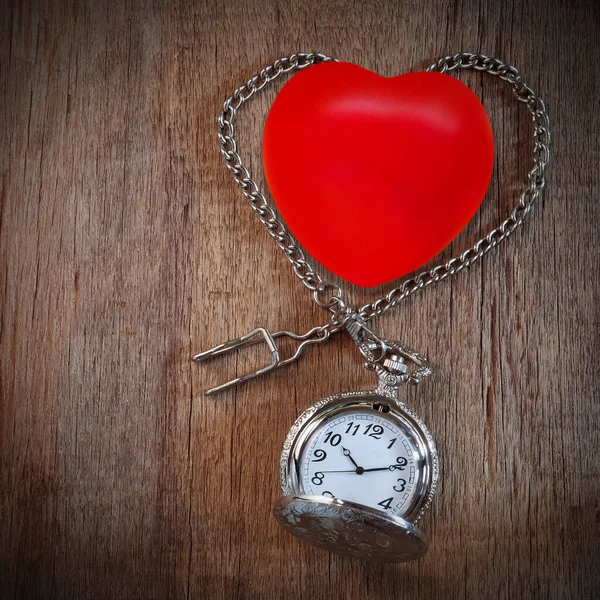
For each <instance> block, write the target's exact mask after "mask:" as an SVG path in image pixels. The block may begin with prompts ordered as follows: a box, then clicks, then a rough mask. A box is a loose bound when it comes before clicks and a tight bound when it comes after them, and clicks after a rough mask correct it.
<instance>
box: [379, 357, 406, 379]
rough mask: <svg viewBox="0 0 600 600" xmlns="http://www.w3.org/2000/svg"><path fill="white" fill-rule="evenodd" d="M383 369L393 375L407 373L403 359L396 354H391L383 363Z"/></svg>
mask: <svg viewBox="0 0 600 600" xmlns="http://www.w3.org/2000/svg"><path fill="white" fill-rule="evenodd" d="M383 368H384V369H386V370H387V371H389V372H390V373H393V374H394V375H404V374H405V373H406V372H407V371H408V366H407V365H406V363H405V362H404V359H403V358H402V357H401V356H398V355H397V354H391V355H390V356H388V357H387V358H386V359H385V360H384V361H383Z"/></svg>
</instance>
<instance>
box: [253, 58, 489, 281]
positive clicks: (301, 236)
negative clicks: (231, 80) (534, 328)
mask: <svg viewBox="0 0 600 600" xmlns="http://www.w3.org/2000/svg"><path fill="white" fill-rule="evenodd" d="M263 161H264V167H265V173H266V176H267V182H268V184H269V188H270V190H271V194H272V195H273V198H274V200H275V202H276V204H277V207H278V209H279V211H280V213H281V215H282V217H283V218H284V219H285V221H286V222H287V224H288V225H289V227H290V229H291V231H292V232H293V234H294V235H295V236H296V238H297V239H298V240H299V241H300V243H301V244H302V245H303V246H304V247H305V248H306V250H307V251H308V252H309V253H310V254H312V256H314V257H315V258H316V259H317V260H318V261H319V262H320V263H321V264H322V265H324V266H325V267H326V268H327V269H329V270H330V271H332V272H333V273H335V274H336V275H339V276H340V277H342V278H343V279H346V280H347V281H349V282H351V283H354V284H356V285H360V286H366V287H370V286H375V285H379V284H382V283H386V282H388V281H391V280H393V279H396V278H398V277H400V276H402V275H404V274H405V273H408V272H410V271H412V270H414V269H416V268H418V267H419V266H421V265H423V264H425V263H426V262H427V261H429V260H430V259H431V258H433V257H434V256H435V255H436V254H438V253H439V252H440V251H441V250H443V249H444V248H445V247H446V246H447V245H448V244H449V243H450V242H451V241H452V240H453V239H454V238H455V237H456V236H457V235H458V233H459V232H460V231H461V230H462V229H463V227H464V226H465V225H466V224H467V223H468V221H469V220H470V219H471V217H472V216H473V215H474V214H475V212H476V210H477V208H478V207H479V205H480V204H481V201H482V199H483V197H484V195H485V193H486V190H487V188H488V185H489V182H490V178H491V174H492V167H493V161H494V139H493V134H492V128H491V125H490V122H489V120H488V117H487V114H486V112H485V109H484V108H483V106H482V104H481V102H480V101H479V99H478V98H477V96H476V95H475V94H474V93H473V92H472V91H471V90H470V89H469V88H468V87H467V86H466V85H464V84H463V83H461V82H459V81H458V80H456V79H454V78H453V77H450V76H448V75H443V74H441V73H409V74H407V75H399V76H397V77H391V78H385V77H382V76H381V75H377V74H376V73H372V72H371V71H367V70H366V69H363V68H361V67H357V66H356V65H352V64H349V63H334V62H329V63H322V64H319V65H316V66H313V67H310V68H308V69H306V70H305V71H301V72H300V73H298V74H297V75H294V77H292V78H291V79H290V81H289V82H288V83H287V84H286V85H285V86H284V87H283V89H282V90H281V92H280V93H279V94H278V96H277V98H276V99H275V102H274V103H273V106H272V108H271V110H270V112H269V115H268V117H267V121H266V124H265V130H264V137H263Z"/></svg>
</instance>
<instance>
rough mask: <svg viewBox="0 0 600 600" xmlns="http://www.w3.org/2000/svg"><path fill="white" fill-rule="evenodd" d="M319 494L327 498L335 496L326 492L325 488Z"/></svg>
mask: <svg viewBox="0 0 600 600" xmlns="http://www.w3.org/2000/svg"><path fill="white" fill-rule="evenodd" d="M321 496H327V497H328V498H335V496H334V495H333V494H332V493H331V492H328V491H327V490H325V491H324V492H323V493H322V494H321Z"/></svg>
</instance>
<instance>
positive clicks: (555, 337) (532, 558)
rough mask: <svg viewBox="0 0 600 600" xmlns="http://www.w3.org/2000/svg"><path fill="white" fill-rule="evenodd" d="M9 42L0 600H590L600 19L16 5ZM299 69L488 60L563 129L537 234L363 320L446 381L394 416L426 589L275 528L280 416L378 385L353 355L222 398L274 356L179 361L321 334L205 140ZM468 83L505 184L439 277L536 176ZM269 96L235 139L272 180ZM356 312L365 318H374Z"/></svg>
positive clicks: (248, 0)
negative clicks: (237, 343)
mask: <svg viewBox="0 0 600 600" xmlns="http://www.w3.org/2000/svg"><path fill="white" fill-rule="evenodd" d="M0 28H1V33H2V35H1V40H0V87H1V89H2V94H1V95H0V117H1V118H0V140H1V144H0V176H1V182H2V190H1V195H0V198H1V200H0V202H1V203H0V294H1V296H0V307H1V320H0V393H1V396H0V460H1V461H2V462H1V465H2V466H1V469H0V502H1V504H0V597H3V598H43V597H49V598H50V597H51V598H75V597H76V598H167V597H177V598H181V597H188V598H198V597H200V598H209V599H211V600H212V599H213V598H214V599H217V598H225V599H228V600H229V599H236V598H238V599H246V598H261V599H264V598H285V599H286V600H287V599H294V598H311V599H314V600H317V599H319V598H331V597H337V598H348V599H354V598H356V599H365V598H372V599H378V600H380V599H386V598H394V599H402V598H415V597H419V598H422V599H426V598H442V597H446V598H458V597H464V598H511V599H512V598H592V597H597V596H598V594H599V593H600V580H599V577H598V567H597V560H596V556H597V555H598V551H599V550H600V544H599V537H600V534H599V529H598V514H599V512H598V511H599V505H598V492H599V486H598V479H599V476H600V466H599V463H598V460H597V458H596V455H595V449H596V448H598V446H599V445H600V435H599V427H598V417H599V416H600V415H599V410H598V403H597V399H598V396H599V391H600V390H599V386H598V379H599V378H598V376H599V375H600V373H599V369H598V366H597V365H598V361H597V359H596V357H597V354H598V350H599V344H598V308H597V307H598V303H599V301H600V297H599V290H600V285H599V280H598V273H597V265H598V259H599V256H598V251H597V248H596V243H595V238H596V235H595V234H596V224H597V223H598V219H599V218H600V209H599V205H598V202H597V198H598V193H599V191H600V189H599V188H600V186H599V179H598V168H597V166H598V163H599V159H600V155H599V152H600V151H599V146H598V137H599V135H600V117H599V115H598V111H597V98H598V95H599V89H598V78H597V77H596V76H595V71H594V65H595V64H597V63H598V60H599V59H600V50H599V48H600V45H599V44H598V41H599V40H598V11H597V8H595V7H593V6H592V5H591V3H588V4H586V3H584V2H578V3H569V4H564V3H563V4H561V3H559V2H541V1H534V2H529V3H525V2H522V3H520V2H516V1H515V2H513V3H497V2H493V1H491V0H489V1H485V0H484V1H483V2H469V1H467V0H461V1H459V2H448V1H446V0H440V1H438V2H435V3H416V2H402V3H397V2H385V1H383V2H376V3H369V4H361V3H352V2H343V1H340V2H333V1H328V2H320V3H317V2H305V3H300V4H299V3H295V4H293V5H292V4H288V5H286V4H282V3H278V2H275V1H274V0H242V1H240V2H236V3H225V2H223V3H220V2H217V3H213V4H208V3H198V2H191V1H187V0H180V1H179V2H167V1H165V2H155V3H153V4H152V5H148V4H147V3H143V2H135V1H132V2H127V3H122V2H108V1H107V0H102V1H94V2H80V1H78V0H75V1H74V2H72V3H67V2H45V3H38V2H30V3H18V2H13V3H3V5H2V6H1V7H0ZM300 49H302V50H312V49H318V50H322V51H324V52H326V53H329V54H332V55H335V56H337V57H338V58H341V59H343V60H348V61H351V62H355V63H357V64H361V65H363V66H365V67H367V68H370V69H373V70H375V71H378V72H380V73H382V74H384V75H394V74H396V73H399V72H402V71H408V70H413V69H417V68H423V67H424V66H426V65H427V64H429V63H430V62H432V61H433V60H435V59H436V58H438V57H439V56H442V55H444V54H447V53H451V52H454V51H458V50H468V51H481V52H484V53H487V54H490V55H494V56H498V57H500V58H503V59H505V60H507V61H508V62H510V63H512V64H514V65H516V66H517V67H519V68H520V69H521V70H522V71H523V73H524V75H525V76H526V80H527V81H528V83H529V84H530V85H531V86H532V88H533V89H534V90H536V91H538V92H539V93H540V95H541V96H542V98H544V100H546V102H547V105H548V107H549V110H550V115H551V123H552V129H553V148H552V165H551V169H550V171H549V177H548V189H547V192H546V195H545V199H544V201H543V204H542V205H540V206H538V207H536V210H535V211H534V213H533V215H532V217H531V220H530V221H529V222H528V223H527V225H526V226H525V227H524V228H523V229H522V230H521V231H520V232H518V233H517V234H515V236H514V238H512V239H511V240H510V241H509V242H508V243H506V244H505V245H504V246H502V247H501V248H500V249H498V250H497V251H494V252H493V253H492V254H490V256H489V257H487V258H486V259H485V260H484V261H483V262H482V263H481V264H479V265H476V266H474V267H472V268H471V269H470V270H469V272H468V273H465V274H461V275H460V276H458V277H456V278H455V279H453V280H452V281H451V282H445V283H443V284H440V285H436V286H432V287H430V288H428V289H427V290H426V291H424V292H422V293H419V294H417V295H415V296H414V297H412V298H410V299H409V300H408V301H406V302H405V303H404V304H403V305H401V306H400V307H398V308H397V309H396V310H395V311H392V312H390V313H388V314H387V315H385V316H384V317H382V318H381V319H380V321H379V322H377V323H376V327H377V328H379V329H380V330H381V331H384V332H385V333H386V335H388V336H389V337H395V338H400V339H404V340H406V341H407V342H408V343H410V344H411V345H412V346H414V347H415V348H419V349H421V350H422V351H423V352H424V353H426V354H427V355H428V356H429V358H430V359H431V360H432V362H433V363H434V365H435V368H436V372H435V375H434V377H432V378H431V380H430V381H427V382H425V383H423V385H421V386H420V387H419V389H418V390H416V389H411V390H408V391H407V396H406V397H407V402H408V403H409V404H410V405H411V406H412V407H413V408H414V409H415V410H416V411H417V412H418V413H419V414H421V415H422V416H423V418H424V420H425V421H426V422H427V423H428V425H429V426H430V429H431V430H432V432H433V433H434V435H435V437H436V439H437V440H438V444H439V449H440V454H441V460H442V483H441V486H440V490H439V494H438V497H437V498H436V500H435V502H434V504H433V505H432V508H431V510H430V512H429V514H428V515H427V516H426V518H425V519H424V521H423V528H424V529H425V530H426V531H427V533H428V534H429V535H430V537H431V538H432V547H431V550H430V552H429V554H428V555H427V556H426V557H425V558H424V559H422V560H421V561H419V562H418V563H414V564H409V565H401V566H398V565H376V564H375V565H372V564H366V563H361V562H358V561H352V560H350V559H345V558H341V557H338V556H329V555H327V554H325V553H322V552H320V551H318V550H316V549H313V548H311V547H309V546H305V545H301V544H300V543H298V542H296V540H294V539H293V538H291V537H290V536H288V535H287V534H286V533H284V532H283V531H281V530H280V529H279V528H278V527H277V525H276V524H275V522H274V521H273V519H271V518H270V507H271V506H272V504H273V502H274V501H275V499H276V498H277V497H278V495H279V493H280V492H279V488H278V457H279V453H280V449H281V444H282V442H283V439H284V437H285V434H286V432H287V429H288V428H289V426H290V425H291V424H292V422H293V421H294V420H295V418H296V417H297V415H298V414H299V413H300V412H301V411H302V410H304V409H305V408H306V407H308V406H309V405H310V404H312V403H313V402H314V401H315V400H317V399H318V398H320V397H322V396H325V395H327V394H330V393H335V392H338V391H342V390H348V389H356V388H360V387H364V386H366V385H368V384H369V382H370V381H371V380H370V375H369V374H368V373H366V372H364V371H363V370H362V369H361V368H360V361H359V357H358V355H357V353H356V351H355V350H354V349H353V348H352V344H351V343H350V342H349V341H348V340H347V339H343V338H342V337H338V339H335V340H333V341H332V342H331V343H329V344H328V345H327V346H326V347H323V348H321V349H319V350H318V351H312V352H311V353H309V354H307V355H306V357H305V358H303V359H302V361H301V362H299V363H298V364H296V365H294V366H292V367H289V368H287V369H285V370H281V371H280V372H277V373H274V374H272V375H270V376H268V377H264V378H263V379H261V380H257V381H256V382H253V383H251V384H248V385H246V386H244V387H240V388H239V389H237V390H234V391H232V392H229V393H226V394H223V395H221V396H219V397H216V398H214V399H212V398H210V399H207V398H205V397H204V396H203V391H204V390H206V389H207V388H208V387H210V386H212V385H214V384H215V383H218V382H220V381H222V380H223V379H224V377H225V375H226V374H233V373H243V372H245V371H246V370H248V369H249V368H251V366H252V365H254V364H256V361H260V360H261V359H262V358H264V354H261V352H260V351H259V350H258V349H255V350H253V351H252V352H249V353H248V354H244V355H242V354H240V355H238V356H230V357H227V358H226V359H224V360H223V362H220V363H215V364H214V365H207V366H206V367H202V368H200V367H198V366H196V365H193V364H192V363H191V362H190V357H191V356H192V354H193V353H195V352H196V351H198V350H200V349H203V348H207V347H209V346H211V345H213V344H216V343H219V342H221V341H223V340H225V339H228V338H230V337H234V336H237V335H240V334H242V333H244V332H246V331H248V330H250V329H252V328H253V327H255V326H256V325H258V324H264V325H265V326H267V327H269V328H272V329H278V328H287V329H293V330H296V331H305V330H307V329H308V328H310V327H311V326H313V325H314V324H317V323H322V322H324V321H325V320H326V318H327V315H325V314H324V313H322V312H321V311H320V310H319V309H318V308H317V307H315V306H313V305H312V303H311V301H310V298H309V294H307V293H306V292H305V290H304V289H303V287H302V286H301V285H300V284H299V283H298V281H297V280H296V279H295V277H294V275H293V273H292V272H291V269H290V268H289V266H288V264H287V262H286V261H284V260H283V257H282V256H280V253H279V251H278V250H277V249H276V248H275V245H274V244H273V242H272V240H271V239H270V238H269V237H268V235H267V234H266V232H265V231H264V230H263V229H262V228H261V226H260V224H259V223H258V222H257V220H256V218H255V217H254V215H253V214H252V213H251V211H250V210H249V209H248V208H247V207H246V206H245V204H244V199H243V197H242V195H241V194H240V192H239V190H238V189H237V188H236V187H235V185H234V183H233V182H232V180H231V177H230V175H229V174H228V172H227V170H226V169H225V167H224V165H223V163H222V159H221V157H220V154H219V149H218V143H217V139H216V125H215V121H216V117H217V115H218V112H219V110H220V106H221V105H222V102H223V100H224V99H225V98H226V97H227V96H228V95H229V94H230V93H231V92H232V91H233V90H234V89H235V88H236V87H237V86H238V85H240V84H241V83H243V82H244V81H245V80H246V79H247V78H248V77H249V76H251V75H252V74H253V73H255V72H257V71H258V70H259V69H261V68H262V67H263V66H265V65H266V64H268V63H270V62H272V61H273V60H274V59H275V58H277V57H279V56H283V55H287V54H290V53H292V52H294V51H296V50H300ZM464 80H465V81H466V82H467V83H468V84H469V85H471V86H472V87H473V89H474V90H475V91H476V92H477V93H478V94H480V96H481V98H482V100H483V101H484V103H485V105H486V107H487V108H488V109H489V112H490V116H491V119H492V124H493V127H494V131H495V136H496V152H497V158H496V166H495V173H494V178H493V181H492V185H491V188H490V191H489V194H488V196H487V198H486V200H485V202H484V205H483V207H482V209H481V210H480V212H479V213H478V215H477V216H476V217H475V218H474V220H473V221H472V223H471V224H470V225H469V226H468V227H467V229H466V230H465V232H463V233H462V234H461V236H460V238H459V239H458V240H457V241H455V242H454V243H453V245H452V247H451V248H450V249H448V250H447V251H446V252H445V253H444V255H445V256H446V255H447V256H450V255H452V254H455V253H456V252H457V251H458V250H459V249H460V248H462V247H465V246H466V245H467V244H468V243H469V242H473V241H475V240H476V239H478V238H479V237H480V236H481V235H482V234H483V233H484V232H485V231H487V230H488V229H489V228H490V227H491V226H492V225H493V224H494V223H495V222H497V221H498V220H499V219H500V217H501V216H503V215H504V214H506V213H507V212H508V209H509V207H510V206H511V203H513V202H514V199H515V198H516V197H517V195H518V191H519V189H520V186H521V185H522V181H524V180H525V178H526V174H527V170H528V168H529V165H530V160H531V159H530V154H531V123H530V119H529V117H528V115H527V112H526V111H525V110H524V108H523V107H518V106H517V104H516V103H515V102H514V100H513V98H512V96H511V94H510V91H509V90H506V89H504V88H503V87H502V84H501V83H500V82H498V81H496V80H490V78H485V77H483V76H481V75H478V74H471V75H468V74H465V77H464ZM277 89H278V87H277V86H276V87H274V88H273V89H267V90H265V91H264V92H263V93H262V94H261V95H259V96H257V97H256V98H255V99H253V100H252V103H249V104H248V105H247V106H245V107H244V109H243V115H242V116H241V118H240V121H239V138H240V153H241V154H242V155H243V157H244V158H245V160H247V162H248V163H249V164H250V166H251V169H252V171H253V172H254V173H255V174H256V177H257V179H258V181H259V182H260V183H261V184H264V177H263V175H262V169H261V165H260V133H261V129H262V125H263V122H264V117H265V114H266V111H267V110H268V107H269V105H270V103H271V102H272V100H273V98H274V97H275V94H276V91H277ZM465 167H466V169H468V166H467V165H466V166H465ZM308 193H310V191H308ZM348 290H349V291H348V293H349V295H350V297H351V298H352V300H353V302H355V303H357V304H360V303H362V302H364V301H367V300H368V299H369V298H371V297H373V295H374V294H376V293H377V292H378V290H375V291H365V290H360V289H356V288H348ZM379 291H380V290H379Z"/></svg>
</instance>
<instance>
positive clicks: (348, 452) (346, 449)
mask: <svg viewBox="0 0 600 600" xmlns="http://www.w3.org/2000/svg"><path fill="white" fill-rule="evenodd" d="M342 452H343V453H344V456H347V457H348V458H349V459H350V462H351V463H352V464H353V465H354V466H355V467H356V468H357V469H360V467H359V466H358V463H357V462H356V461H355V460H354V459H353V458H352V455H351V454H350V450H348V448H344V446H342Z"/></svg>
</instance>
